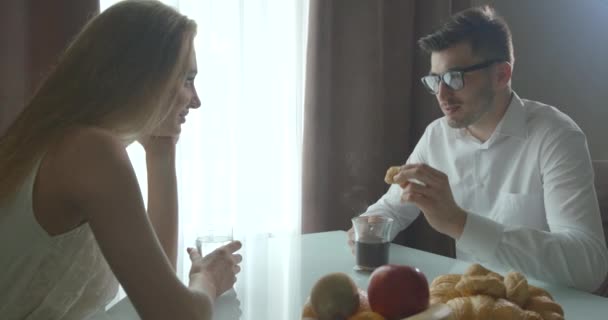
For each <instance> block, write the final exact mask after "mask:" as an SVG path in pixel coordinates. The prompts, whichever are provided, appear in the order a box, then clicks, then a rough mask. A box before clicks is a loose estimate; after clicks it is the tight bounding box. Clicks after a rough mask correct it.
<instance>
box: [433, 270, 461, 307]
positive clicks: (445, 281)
mask: <svg viewBox="0 0 608 320" xmlns="http://www.w3.org/2000/svg"><path fill="white" fill-rule="evenodd" d="M460 278H462V275H459V274H445V275H441V276H438V277H437V278H435V279H434V280H433V282H432V283H431V287H430V292H429V293H430V301H429V302H430V304H435V303H446V302H448V301H449V300H452V299H454V298H458V297H460V296H461V294H460V292H458V291H456V290H455V289H454V287H455V286H456V284H457V283H458V281H460Z"/></svg>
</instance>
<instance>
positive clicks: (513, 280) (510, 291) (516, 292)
mask: <svg viewBox="0 0 608 320" xmlns="http://www.w3.org/2000/svg"><path fill="white" fill-rule="evenodd" d="M504 283H505V287H506V289H507V299H509V300H511V301H513V302H514V303H515V304H517V305H518V306H519V307H520V308H523V307H524V304H525V303H526V301H528V298H530V292H529V291H528V280H526V278H525V277H524V275H523V274H521V273H519V272H509V273H507V275H506V276H505V280H504Z"/></svg>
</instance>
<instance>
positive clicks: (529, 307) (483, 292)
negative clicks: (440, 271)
mask: <svg viewBox="0 0 608 320" xmlns="http://www.w3.org/2000/svg"><path fill="white" fill-rule="evenodd" d="M430 303H431V304H435V303H445V304H446V305H448V306H449V307H450V309H451V310H452V315H451V318H450V319H451V320H477V319H480V320H481V319H496V320H510V319H523V320H563V319H564V311H563V309H562V307H561V306H560V305H559V304H557V303H556V302H555V301H553V297H551V294H549V293H548V292H547V291H546V290H544V289H541V288H538V287H535V286H531V285H529V284H528V280H527V279H526V277H525V276H524V275H523V274H521V273H519V272H509V273H507V275H506V276H504V277H503V276H502V275H500V274H498V273H496V272H493V271H491V270H489V269H486V268H485V267H483V266H481V265H479V264H473V265H471V266H470V267H469V268H468V269H467V270H466V271H465V272H464V274H463V275H458V274H446V275H441V276H438V277H437V278H435V279H434V280H433V281H432V282H431V286H430Z"/></svg>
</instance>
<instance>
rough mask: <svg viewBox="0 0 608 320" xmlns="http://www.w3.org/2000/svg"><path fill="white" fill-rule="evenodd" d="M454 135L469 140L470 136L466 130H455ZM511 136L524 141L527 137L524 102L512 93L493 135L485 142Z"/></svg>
mask: <svg viewBox="0 0 608 320" xmlns="http://www.w3.org/2000/svg"><path fill="white" fill-rule="evenodd" d="M456 134H457V136H458V137H460V138H462V139H467V138H470V137H471V135H470V134H469V131H468V130H467V129H466V128H460V129H456ZM499 135H503V136H511V137H517V138H520V139H525V138H526V137H527V136H528V128H527V127H526V111H525V109H524V102H523V100H521V98H520V97H519V96H518V95H517V93H515V91H513V96H512V97H511V102H510V103H509V106H508V107H507V111H505V114H504V115H503V116H502V119H500V122H498V125H497V126H496V129H494V133H492V135H491V136H490V139H488V141H486V143H489V141H493V140H494V139H495V137H496V136H499Z"/></svg>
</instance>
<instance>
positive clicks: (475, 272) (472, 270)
mask: <svg viewBox="0 0 608 320" xmlns="http://www.w3.org/2000/svg"><path fill="white" fill-rule="evenodd" d="M464 274H465V275H467V276H490V277H494V278H497V279H499V280H500V281H503V276H501V275H500V274H498V273H496V272H494V271H492V270H489V269H486V268H485V267H484V266H482V265H480V264H479V263H474V264H472V265H470V266H469V267H468V268H467V270H466V271H465V272H464Z"/></svg>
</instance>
